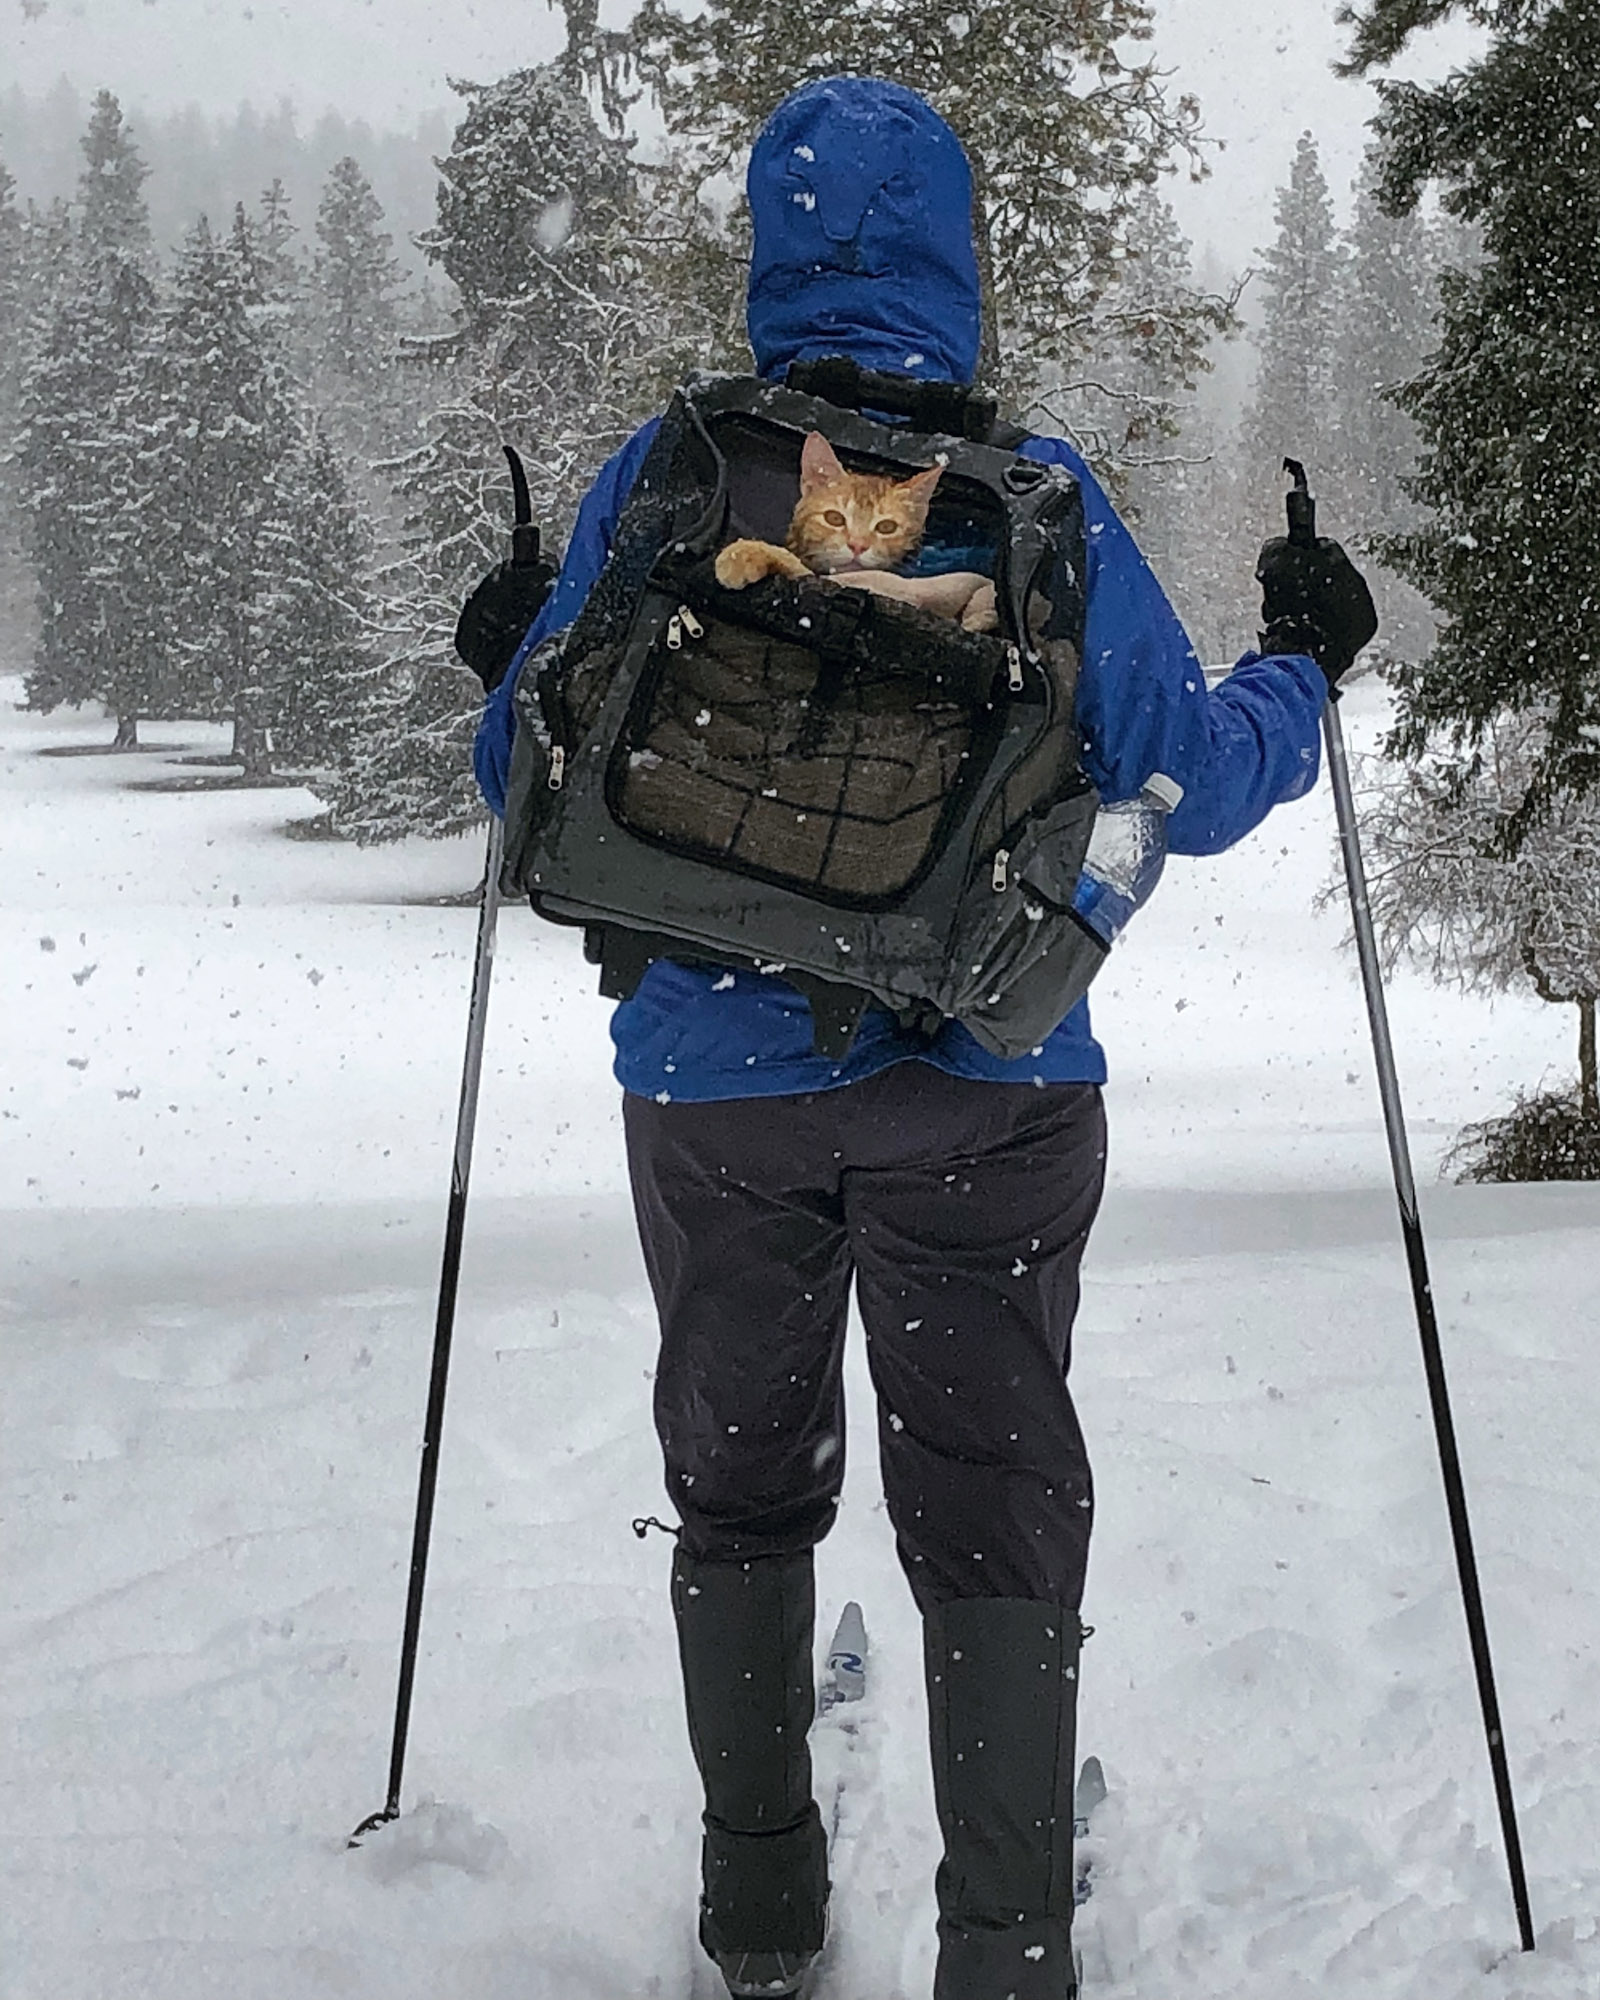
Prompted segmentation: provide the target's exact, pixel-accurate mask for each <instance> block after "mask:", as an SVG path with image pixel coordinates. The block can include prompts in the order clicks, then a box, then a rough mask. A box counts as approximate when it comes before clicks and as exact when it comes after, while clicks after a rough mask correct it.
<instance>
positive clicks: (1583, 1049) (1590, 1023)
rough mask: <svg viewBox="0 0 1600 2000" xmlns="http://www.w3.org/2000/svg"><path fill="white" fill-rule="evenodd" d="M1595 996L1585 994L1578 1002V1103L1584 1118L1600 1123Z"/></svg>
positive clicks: (1599, 1080)
mask: <svg viewBox="0 0 1600 2000" xmlns="http://www.w3.org/2000/svg"><path fill="white" fill-rule="evenodd" d="M1594 1010H1595V996H1594V994H1592V993H1589V994H1586V995H1585V996H1584V998H1583V999H1581V1000H1580V1001H1579V1002H1578V1102H1579V1103H1580V1104H1581V1106H1582V1107H1583V1115H1584V1117H1585V1118H1593V1119H1596V1120H1597V1121H1600V1076H1597V1075H1596V1069H1595V1042H1594Z"/></svg>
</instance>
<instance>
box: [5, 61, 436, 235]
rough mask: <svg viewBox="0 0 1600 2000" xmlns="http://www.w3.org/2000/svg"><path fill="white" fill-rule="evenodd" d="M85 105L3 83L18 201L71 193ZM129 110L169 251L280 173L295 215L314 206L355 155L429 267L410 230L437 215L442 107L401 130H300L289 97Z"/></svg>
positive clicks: (72, 94)
mask: <svg viewBox="0 0 1600 2000" xmlns="http://www.w3.org/2000/svg"><path fill="white" fill-rule="evenodd" d="M89 110H90V101H89V100H88V99H87V98H85V97H83V96H82V95H81V94H80V93H79V92H78V91H77V90H75V89H74V88H73V86H72V85H71V84H70V83H68V82H66V81H65V80H64V79H63V81H61V82H60V83H58V84H57V85H56V86H55V88H54V89H53V90H51V91H48V92H47V93H46V94H45V95H44V96H42V97H30V96H29V95H28V94H27V92H25V91H24V90H22V89H21V88H20V87H19V86H18V85H16V84H13V85H12V86H11V87H10V88H9V89H7V90H3V91H0V158H3V159H4V161H5V163H6V166H7V168H8V169H9V171H10V172H11V174H12V176H13V178H14V179H15V181H16V183H17V195H18V198H19V199H20V200H22V201H23V202H27V201H30V200H31V201H34V202H36V203H38V205H39V206H40V207H41V208H44V207H48V206H49V204H50V203H51V202H52V201H56V200H62V201H70V200H71V199H72V196H73V194H74V193H75V192H76V189H77V186H78V181H79V178H80V176H81V175H82V172H83V152H82V149H81V143H80V142H81V140H82V136H83V131H84V127H85V125H86V124H87V122H88V118H89ZM124 110H125V111H126V114H127V119H128V125H129V129H130V131H131V132H132V134H133V136H134V138H135V140H136V142H137V144H138V147H139V151H140V154H141V155H142V157H143V159H144V161H145V164H146V165H147V166H148V167H149V169H150V178H149V180H148V182H147V183H146V186H145V200H146V202H147V203H148V205H149V211H150V233H151V236H152V238H153V239H154V241H155V242H156V243H157V244H158V245H160V246H161V247H162V248H163V249H165V250H170V249H173V248H175V247H176V246H177V245H178V244H179V243H180V242H182V240H183V237H184V234H185V232H186V231H187V230H188V229H190V228H191V227H192V226H193V223H194V220H195V217H196V216H197V215H201V214H209V215H211V216H213V217H214V216H217V215H219V214H222V215H226V214H231V213H232V211H233V206H234V204H235V203H236V202H241V201H242V202H247V203H253V202H254V201H255V200H256V198H257V196H258V195H259V194H260V193H261V190H262V189H263V188H264V187H268V186H270V185H271V183H272V181H273V180H274V179H277V180H281V181H282V183H283V185H284V188H285V190H286V191H287V194H288V197H289V201H290V204H291V206H292V208H293V211H294V212H295V213H296V214H297V215H300V216H307V215H311V214H313V213H314V212H315V209H316V204H317V198H318V196H319V194H320V193H321V190H322V186H323V183H324V182H325V181H326V179H327V177H328V174H329V172H330V171H331V169H332V168H333V165H334V163H335V162H336V161H338V160H342V159H346V158H355V159H357V160H359V161H360V162H361V165H362V169H363V171H364V172H365V174H366V176H367V178H368V180H369V181H370V182H371V183H372V190H373V193H374V194H375V195H376V196H377V198H378V201H379V203H380V205H381V206H382V208H383V210H384V213H385V215H386V216H387V217H388V225H387V226H388V227H389V229H390V230H391V231H392V232H393V235H394V244H395V255H396V257H397V258H398V259H399V261H400V262H401V264H402V265H404V266H405V267H406V268H407V269H408V270H411V271H415V272H417V273H419V274H420V273H421V272H423V271H425V270H426V268H427V260H426V258H425V257H424V256H423V253H422V252H421V251H420V250H418V249H417V248H416V246H415V243H414V240H413V239H414V238H415V236H416V235H417V233H418V231H419V230H422V229H425V228H426V227H427V226H428V224H429V223H430V222H431V221H432V220H433V207H434V187H435V184H436V182H437V180H438V174H437V172H436V170H435V168H434V164H433V162H434V158H435V156H436V155H437V154H439V153H442V152H444V151H445V150H446V149H447V148H448V147H449V144H450V121H449V119H448V117H447V116H446V115H445V114H444V113H443V112H442V111H440V112H432V113H429V114H428V115H427V116H426V117H423V118H421V119H419V120H418V121H417V123H416V125H415V126H414V127H413V128H412V130H410V131H409V132H396V131H387V130H383V129H374V128H373V127H372V126H370V125H368V124H367V123H366V122H365V121H364V120H362V119H351V118H344V117H341V116H340V115H339V113H337V112H334V111H326V112H323V113H322V115H321V116H320V117H318V118H317V119H316V120H315V121H314V122H313V123H312V124H311V125H310V126H309V128H308V129H304V130H302V128H301V122H300V120H299V118H298V116H297V114H296V112H295V109H294V107H293V106H292V105H289V104H280V105H278V106H277V107H276V108H275V109H273V110H270V111H262V110H259V109H258V108H257V107H256V106H255V105H252V104H242V105H240V106H239V108H238V109H237V110H236V111H234V112H232V113H231V114H228V115H225V116H208V115H207V114H206V113H205V112H203V111H201V110H200V108H199V107H198V106H197V105H193V104H191V105H189V106H188V107H187V108H186V109H185V110H183V111H175V112H168V113H165V114H156V113H152V112H149V111H147V110H146V109H145V108H144V107H143V106H141V105H139V104H137V103H130V104H128V105H126V106H124Z"/></svg>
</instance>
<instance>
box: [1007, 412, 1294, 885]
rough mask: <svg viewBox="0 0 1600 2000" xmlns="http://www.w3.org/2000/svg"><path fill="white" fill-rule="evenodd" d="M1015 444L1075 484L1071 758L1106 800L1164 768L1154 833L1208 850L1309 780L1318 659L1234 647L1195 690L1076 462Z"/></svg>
mask: <svg viewBox="0 0 1600 2000" xmlns="http://www.w3.org/2000/svg"><path fill="white" fill-rule="evenodd" d="M1023 449H1024V451H1025V452H1026V454H1027V455H1028V456H1029V457H1030V458H1038V459H1043V460H1045V461H1047V462H1053V463H1055V464H1058V465H1065V466H1066V467H1067V468H1068V470H1069V471H1070V472H1071V473H1072V474H1073V476H1074V477H1075V478H1076V479H1077V481H1078V484H1079V486H1080V487H1081V488H1082V490H1083V507H1084V528H1085V533H1086V538H1087V563H1086V567H1087V575H1086V576H1085V579H1084V588H1085V593H1086V598H1087V617H1086V622H1085V628H1084V646H1083V666H1082V670H1081V672H1080V674H1079V678H1078V722H1079V725H1080V727H1081V729H1082V731H1083V761H1084V769H1085V770H1086V771H1087V772H1088V774H1089V776H1090V777H1091V778H1092V779H1093V780H1094V783H1095V786H1096V788H1097V789H1098V791H1099V793H1100V796H1101V797H1102V799H1104V800H1105V801H1107V802H1108V803H1112V802H1115V801H1116V800H1118V799H1130V798H1133V797H1135V796H1137V794H1138V792H1139V790H1140V788H1141V787H1142V786H1143V785H1144V783H1145V781H1146V779H1148V778H1149V777H1150V776H1151V775H1152V773H1154V772H1156V771H1164V772H1165V773H1166V774H1167V776H1168V777H1169V778H1175V779H1176V780H1177V782H1178V783H1179V784H1180V785H1182V787H1183V801H1182V803H1181V804H1180V805H1179V806H1178V808H1177V810H1176V811H1175V812H1174V813H1173V814H1172V816H1171V818H1170V819H1169V820H1168V822H1167V841H1168V845H1169V846H1170V847H1171V849H1172V850H1173V852H1174V853H1177V854H1218V853H1220V852H1221V851H1222V849H1223V848H1225V847H1231V846H1232V845H1233V843H1234V842H1235V841H1237V840H1242V839H1243V838H1244V836H1245V835H1246V834H1247V833H1249V832H1250V831H1251V830H1252V829H1253V828H1255V827H1257V826H1259V825H1260V823H1261V821H1262V820H1263V819H1265V818H1266V816H1267V814H1268V813H1269V812H1270V811H1271V810H1272V808H1273V807H1274V806H1275V805H1279V804H1282V803H1283V802H1284V801H1285V800H1288V799H1297V798H1300V797H1301V796H1302V795H1303V794H1304V793H1306V792H1308V791H1309V790H1310V789H1311V787H1312V786H1313V785H1314V784H1315V783H1316V779H1317V752H1318V744H1319V736H1318V722H1319V720H1320V717H1321V714H1322V706H1323V703H1324V701H1325V700H1326V698H1327V684H1326V682H1325V681H1324V679H1323V675H1322V672H1321V669H1320V668H1319V667H1317V666H1316V665H1315V663H1314V662H1313V661H1311V660H1309V659H1304V658H1301V657H1300V656H1298V655H1294V656H1288V657H1284V658H1272V659H1263V658H1262V657H1261V656H1260V655H1259V654H1256V653H1246V654H1245V656H1244V658H1243V659H1242V660H1241V661H1240V663H1239V665H1238V667H1237V668H1236V669H1235V671H1234V672H1233V673H1232V674H1231V675H1230V676H1229V677H1228V679H1227V680H1226V681H1224V682H1223V683H1222V684H1221V685H1220V686H1218V687H1216V688H1212V689H1209V690H1208V689H1207V687H1206V677H1205V673H1204V670H1203V669H1202V667H1201V665H1200V662H1199V660H1198V659H1197V658H1196V657H1195V651H1194V647H1193V646H1192V645H1191V644H1190V642H1189V638H1188V634H1187V633H1186V632H1185V631H1184V629H1183V627H1182V625H1181V624H1180V623H1179V622H1178V617H1177V613H1176V612H1175V611H1174V610H1173V609H1172V606H1171V605H1170V604H1169V603H1168V602H1167V599H1166V594H1165V592H1164V591H1163V590H1162V588H1161V586H1160V584H1159V583H1158V582H1157V581H1156V579H1155V576H1154V574H1153V573H1152V572H1151V569H1150V566H1149V564H1148V563H1146V561H1145V559H1144V557H1143V556H1142V555H1141V554H1140V553H1139V550H1138V548H1137V546H1136V545H1135V543H1134V539H1133V537H1132V536H1131V535H1130V534H1129V533H1128V530H1127V529H1126V528H1125V527H1124V526H1123V524H1122V522H1121V521H1120V520H1119V519H1118V517H1117V514H1116V511H1115V509H1114V508H1113V507H1112V505H1111V502H1110V501H1109V500H1108V499H1107V498H1106V496H1105V493H1104V492H1103V491H1102V489H1101V487H1100V485H1099V483H1098V482H1097V481H1096V479H1095V478H1094V475H1093V474H1092V473H1091V472H1090V471H1089V469H1088V468H1087V466H1085V464H1084V462H1083V460H1082V459H1081V458H1079V456H1078V455H1077V453H1076V452H1075V451H1073V449H1072V447H1071V446H1070V445H1068V444H1067V443H1065V442H1064V440H1062V439H1059V438H1034V439H1032V440H1030V441H1029V443H1028V444H1027V445H1025V446H1024V447H1023Z"/></svg>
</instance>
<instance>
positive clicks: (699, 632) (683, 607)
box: [678, 604, 706, 639]
mask: <svg viewBox="0 0 1600 2000" xmlns="http://www.w3.org/2000/svg"><path fill="white" fill-rule="evenodd" d="M678 616H679V617H680V618H681V619H682V620H683V629H684V631H685V632H687V633H688V635H689V637H690V638H691V639H703V638H704V637H705V636H706V628H705V627H704V626H703V625H702V624H701V623H700V620H699V619H698V618H696V616H695V615H694V613H693V612H692V611H691V610H690V609H689V607H688V605H687V604H680V605H679V606H678Z"/></svg>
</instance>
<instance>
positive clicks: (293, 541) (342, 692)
mask: <svg viewBox="0 0 1600 2000" xmlns="http://www.w3.org/2000/svg"><path fill="white" fill-rule="evenodd" d="M277 484H278V488H279V492H280V494H281V496H282V498H283V506H282V509H281V511H280V513H279V515H278V517H277V518H276V519H275V520H274V521H272V522H271V523H270V524H269V526H268V530H267V532H266V534H265V536H264V549H265V552H266V554H267V557H268V572H269V580H268V584H267V588H266V590H265V591H264V593H263V599H264V605H263V613H262V620H261V647H262V650H263V652H264V654H265V655H266V657H267V659H268V660H269V662H270V691H271V701H270V721H269V723H268V724H267V731H268V734H269V736H270V743H269V748H270V750H271V753H272V757H273V761H274V763H275V764H277V765H279V766H286V767H287V768H289V769H291V770H300V771H306V770H326V769H328V768H330V767H332V766H334V765H336V764H337V763H338V762H339V760H340V758H341V756H343V755H346V754H348V749H349V744H350V740H351V737H352V735H353V733H354V731H355V729H356V727H357V722H358V717H359V716H360V715H361V713H362V710H363V709H364V708H365V707H366V706H367V704H366V703H364V702H362V701H361V699H360V693H361V691H362V690H363V689H364V688H365V687H367V686H368V685H370V683H371V682H372V680H373V679H374V677H375V675H376V672H377V666H378V654H377V652H376V650H375V637H376V635H375V630H374V621H373V611H372V601H371V589H370V583H369V577H370V570H371V560H372V549H371V533H370V530H369V529H368V527H367V524H366V523H365V522H364V521H363V520H362V518H361V516H360V513H359V511H358V509H357V506H356V502H355V500H354V498H353V496H352V494H351V490H350V483H349V480H348V479H347V477H346V474H345V470H344V463H343V458H342V455H341V453H340V452H339V449H338V447H337V445H336V444H335V442H334V440H333V438H332V437H331V436H330V435H329V433H328V430H327V427H326V426H325V425H323V424H321V423H319V422H317V421H316V420H315V419H312V420H311V421H310V422H309V423H307V424H306V425H305V426H304V427H303V428H302V430H301V432H300V434H299V436H297V438H296V439H295V442H294V444H293V446H292V447H291V449H290V451H289V454H288V455H287V457H286V459H285V462H284V465H283V467H282V470H281V472H280V474H279V477H278V482H277ZM353 695H354V698H352V697H353Z"/></svg>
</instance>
